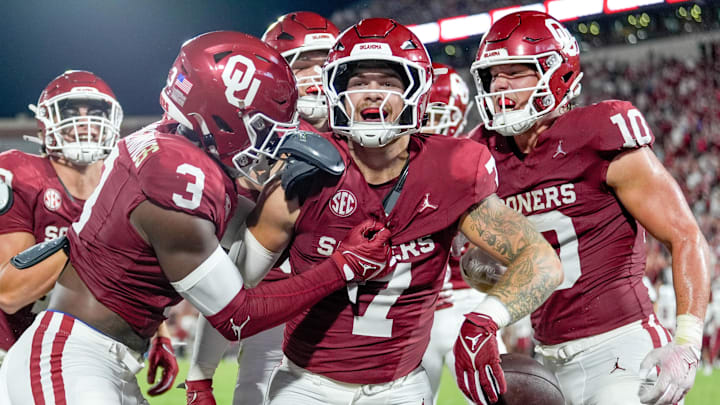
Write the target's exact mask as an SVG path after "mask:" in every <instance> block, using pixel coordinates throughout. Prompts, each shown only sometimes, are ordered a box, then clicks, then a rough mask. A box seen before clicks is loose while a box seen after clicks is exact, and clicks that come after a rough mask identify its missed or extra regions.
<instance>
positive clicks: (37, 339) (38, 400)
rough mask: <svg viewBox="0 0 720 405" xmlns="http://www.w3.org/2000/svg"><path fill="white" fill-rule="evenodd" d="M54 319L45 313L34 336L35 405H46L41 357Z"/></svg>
mask: <svg viewBox="0 0 720 405" xmlns="http://www.w3.org/2000/svg"><path fill="white" fill-rule="evenodd" d="M51 319H52V313H50V312H45V315H43V318H42V321H40V325H39V326H38V328H37V329H36V330H35V334H34V335H33V341H32V346H31V349H30V386H31V387H32V394H33V399H34V400H35V405H45V397H44V395H43V387H42V381H41V376H40V355H41V354H42V342H43V338H44V337H45V332H46V331H47V327H48V324H50V320H51Z"/></svg>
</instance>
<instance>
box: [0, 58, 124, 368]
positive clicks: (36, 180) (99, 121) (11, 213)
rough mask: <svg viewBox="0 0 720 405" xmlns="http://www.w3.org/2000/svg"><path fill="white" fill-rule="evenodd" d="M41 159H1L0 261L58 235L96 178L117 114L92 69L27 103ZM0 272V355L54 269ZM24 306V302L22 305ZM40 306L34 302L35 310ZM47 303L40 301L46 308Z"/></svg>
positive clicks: (26, 322) (27, 320)
mask: <svg viewBox="0 0 720 405" xmlns="http://www.w3.org/2000/svg"><path fill="white" fill-rule="evenodd" d="M30 108H31V110H32V111H33V113H34V114H35V118H36V120H37V124H38V130H39V132H38V133H39V137H38V138H37V139H34V138H31V140H36V141H37V142H38V143H40V145H41V151H42V155H41V156H38V155H32V154H28V153H24V152H21V151H18V150H9V151H7V152H3V153H2V154H0V264H5V263H7V262H8V261H9V260H10V258H11V257H13V256H14V255H16V254H17V253H19V252H21V251H23V250H25V249H26V248H28V247H30V246H32V245H34V244H35V243H39V242H44V241H47V240H51V239H54V238H57V237H60V236H63V235H65V233H66V232H67V230H68V226H70V223H71V222H72V221H73V219H75V218H76V217H77V216H78V215H80V211H81V210H82V206H83V203H84V202H85V200H87V199H88V197H89V196H90V193H91V192H92V191H93V189H94V188H95V186H96V185H97V184H98V181H99V180H100V173H101V171H102V164H103V163H102V160H103V159H104V158H105V157H106V156H107V154H108V153H109V152H110V149H112V147H113V146H115V143H116V142H117V140H118V137H119V134H120V124H121V122H122V118H123V113H122V108H121V107H120V104H119V103H118V101H117V99H116V97H115V94H114V93H113V91H112V89H110V87H109V86H108V85H107V83H105V82H104V81H103V80H102V79H101V78H100V77H98V76H96V75H95V74H93V73H91V72H86V71H81V70H69V71H66V72H65V73H63V74H61V75H60V76H58V77H56V78H55V79H53V80H52V81H51V82H50V83H49V84H48V85H47V86H46V87H45V89H44V90H43V91H42V93H41V94H40V98H39V99H38V102H37V105H30ZM62 264H63V263H61V264H55V265H54V266H51V265H50V263H46V265H45V266H43V267H41V268H37V269H34V270H35V271H32V272H12V271H10V270H8V271H3V272H2V273H0V306H1V307H2V308H3V311H5V312H3V313H2V314H0V350H2V354H0V358H1V357H3V356H4V354H5V352H6V351H7V350H8V349H9V348H10V346H12V345H13V343H15V341H16V340H17V338H18V337H19V336H20V335H21V334H22V332H23V331H24V330H25V329H27V327H28V326H30V324H31V323H32V321H33V320H34V319H35V314H36V313H37V312H38V311H37V309H36V310H35V311H33V303H34V302H35V301H36V300H38V299H40V298H42V296H43V295H44V293H43V294H42V295H40V296H29V295H30V294H28V291H29V290H30V289H31V288H37V287H38V286H46V287H47V288H45V289H44V290H50V289H51V288H52V286H53V285H54V283H55V280H56V279H57V276H58V274H59V273H58V272H57V271H56V269H57V268H58V267H60V266H62ZM26 302H27V303H30V304H26ZM41 305H42V303H38V307H39V306H41ZM45 305H47V303H45Z"/></svg>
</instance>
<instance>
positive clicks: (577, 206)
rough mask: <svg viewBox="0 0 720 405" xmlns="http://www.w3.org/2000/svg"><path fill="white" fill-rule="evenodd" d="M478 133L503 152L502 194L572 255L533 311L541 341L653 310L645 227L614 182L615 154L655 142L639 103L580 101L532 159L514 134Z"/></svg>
mask: <svg viewBox="0 0 720 405" xmlns="http://www.w3.org/2000/svg"><path fill="white" fill-rule="evenodd" d="M472 138H473V139H476V140H478V141H479V142H481V143H484V144H485V145H487V146H488V147H489V149H490V151H491V152H492V154H493V156H494V157H495V163H496V165H497V170H498V176H499V181H500V186H499V187H498V195H499V196H500V198H502V199H503V201H504V202H505V204H506V205H508V206H509V207H511V208H513V209H516V210H517V211H519V212H521V213H522V214H524V215H526V216H527V217H528V219H530V220H531V221H532V222H533V223H534V224H535V226H536V227H537V229H538V230H539V231H541V232H542V233H543V235H544V236H545V239H547V240H548V242H550V244H551V245H552V246H553V247H554V248H555V250H556V252H557V253H558V256H559V257H560V261H561V262H562V266H563V272H564V274H565V280H564V281H563V283H562V284H561V285H560V286H559V287H558V288H557V289H556V290H555V292H554V293H553V294H552V295H551V296H550V297H549V298H548V299H547V301H545V303H544V304H543V305H542V306H540V307H539V308H538V309H537V310H536V311H535V312H534V313H533V314H532V324H533V328H534V329H535V338H536V339H537V340H538V341H539V342H540V343H542V344H546V345H552V344H558V343H562V342H565V341H568V340H573V339H579V338H583V337H587V336H591V335H596V334H598V333H603V332H607V331H609V330H611V329H614V328H617V327H619V326H622V325H625V324H627V323H629V322H632V321H636V320H639V319H645V318H647V317H648V315H649V314H651V313H652V312H653V308H652V303H651V302H650V298H649V297H648V291H647V288H645V286H644V285H643V283H642V275H643V272H644V270H645V231H644V229H643V228H642V227H641V226H640V224H639V223H637V221H635V219H634V218H633V217H632V216H631V215H630V214H629V213H628V212H627V211H626V210H625V208H624V207H623V206H622V204H621V203H620V201H619V200H618V199H617V198H616V196H615V194H614V193H613V191H612V189H611V188H610V187H609V186H608V185H607V184H606V175H607V169H608V166H609V165H610V162H611V161H612V160H613V159H614V158H615V157H617V156H618V155H619V154H621V153H623V152H624V151H627V150H631V149H636V148H640V147H643V146H646V145H652V143H653V142H654V139H655V138H654V135H653V134H652V132H651V131H650V129H649V127H648V125H647V123H646V122H645V119H644V118H643V116H642V114H641V113H640V112H639V111H638V110H637V109H635V108H634V107H633V106H632V104H630V103H628V102H624V101H606V102H602V103H598V104H593V105H591V106H588V107H582V108H574V109H572V110H570V111H569V112H567V113H565V114H563V115H561V116H560V117H559V118H557V119H556V120H555V122H554V123H553V125H552V126H551V127H550V128H549V129H548V130H546V131H545V132H543V133H542V134H541V135H540V137H539V138H538V141H537V145H536V147H535V150H534V151H533V152H532V153H530V154H529V155H527V156H522V154H521V153H520V152H519V151H518V149H517V146H516V145H515V143H514V142H512V141H511V139H512V138H510V137H504V136H501V135H499V134H496V133H495V132H490V131H486V130H484V129H483V128H481V127H479V128H476V129H475V130H474V131H473V134H472Z"/></svg>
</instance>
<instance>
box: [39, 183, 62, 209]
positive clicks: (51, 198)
mask: <svg viewBox="0 0 720 405" xmlns="http://www.w3.org/2000/svg"><path fill="white" fill-rule="evenodd" d="M43 202H44V203H45V208H47V209H49V210H50V211H57V210H59V209H60V206H61V205H62V195H61V194H60V192H59V191H57V190H55V189H54V188H49V189H47V190H45V195H44V196H43Z"/></svg>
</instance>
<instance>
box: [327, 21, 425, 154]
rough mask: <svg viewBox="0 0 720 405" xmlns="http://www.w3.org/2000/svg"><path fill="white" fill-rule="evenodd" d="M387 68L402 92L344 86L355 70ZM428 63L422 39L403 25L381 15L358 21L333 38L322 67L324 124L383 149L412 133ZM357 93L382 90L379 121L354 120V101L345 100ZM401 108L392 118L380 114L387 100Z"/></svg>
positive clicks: (420, 108) (422, 109)
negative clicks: (326, 115) (397, 102)
mask: <svg viewBox="0 0 720 405" xmlns="http://www.w3.org/2000/svg"><path fill="white" fill-rule="evenodd" d="M388 68H389V69H391V70H392V71H394V72H395V73H396V74H397V75H398V76H399V77H400V79H401V80H402V82H403V85H404V89H403V91H402V92H399V91H395V90H380V89H358V90H354V89H349V86H348V83H349V82H350V79H351V78H352V77H353V76H354V75H355V74H357V72H359V71H364V72H371V71H373V69H376V70H379V71H382V70H387V69H388ZM432 77H433V76H432V65H431V63H430V58H429V56H428V55H427V51H426V50H425V48H424V46H423V45H422V43H421V42H420V41H419V40H418V39H417V37H415V35H414V34H413V33H412V32H410V30H408V29H407V28H405V27H404V26H402V25H400V24H397V23H396V22H395V21H393V20H390V19H384V18H372V19H367V20H363V21H361V22H360V23H358V24H356V25H355V26H353V27H351V28H349V29H347V30H346V31H345V32H343V34H341V36H340V37H339V38H338V41H337V42H336V45H335V47H334V48H333V49H332V50H331V51H330V54H329V55H328V63H327V64H326V65H325V66H324V67H323V87H324V88H325V94H326V95H327V99H328V104H329V107H330V108H329V113H330V117H329V123H330V127H331V128H332V130H333V131H334V132H336V133H339V134H342V135H345V136H347V137H349V138H350V139H352V140H353V141H354V142H356V143H358V144H360V145H362V146H364V147H370V148H377V147H383V146H385V145H387V144H389V143H390V142H392V141H393V140H394V139H396V138H398V137H400V136H403V135H408V134H412V133H415V132H418V130H419V129H420V124H421V121H422V117H423V114H424V112H425V107H426V105H427V92H428V90H429V89H430V86H431V84H432ZM358 93H377V94H384V96H383V101H382V102H381V104H380V106H378V109H379V110H380V114H379V120H377V121H371V122H366V121H361V120H358V119H357V116H358V114H356V111H355V109H356V108H357V106H356V105H354V104H353V102H351V100H350V98H351V97H352V96H353V95H355V94H358ZM394 97H397V98H399V99H400V100H402V103H403V106H402V107H401V108H399V109H395V110H396V111H392V113H393V115H394V114H395V113H396V112H397V115H395V116H396V119H394V120H392V121H390V120H387V117H385V114H384V111H386V110H387V108H386V107H387V106H388V104H390V103H391V102H392V101H391V99H392V98H394Z"/></svg>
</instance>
